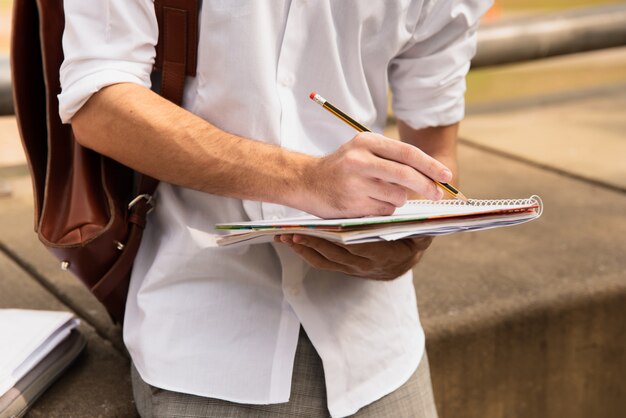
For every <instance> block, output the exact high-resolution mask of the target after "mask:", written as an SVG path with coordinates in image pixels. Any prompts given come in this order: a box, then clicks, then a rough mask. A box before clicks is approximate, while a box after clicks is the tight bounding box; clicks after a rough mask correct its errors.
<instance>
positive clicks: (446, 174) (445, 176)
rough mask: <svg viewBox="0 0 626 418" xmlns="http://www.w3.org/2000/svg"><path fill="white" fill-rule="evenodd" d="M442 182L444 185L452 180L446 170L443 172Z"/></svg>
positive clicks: (450, 172)
mask: <svg viewBox="0 0 626 418" xmlns="http://www.w3.org/2000/svg"><path fill="white" fill-rule="evenodd" d="M443 177H444V179H443V181H444V183H447V182H449V181H450V180H452V171H450V170H448V169H447V168H446V169H444V170H443Z"/></svg>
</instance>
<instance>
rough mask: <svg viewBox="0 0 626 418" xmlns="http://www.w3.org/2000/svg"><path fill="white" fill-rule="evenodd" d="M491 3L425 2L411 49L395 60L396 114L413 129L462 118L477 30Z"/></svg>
mask: <svg viewBox="0 0 626 418" xmlns="http://www.w3.org/2000/svg"><path fill="white" fill-rule="evenodd" d="M489 6H491V0H470V1H459V0H430V1H426V2H425V3H424V6H423V11H422V13H421V16H420V18H419V20H418V23H417V25H416V28H415V31H414V33H413V37H412V39H411V40H410V42H409V43H408V44H407V46H406V47H405V48H404V49H403V50H402V51H401V52H400V53H399V54H398V55H397V56H396V57H395V58H394V59H393V60H392V61H391V62H390V65H389V83H390V86H391V91H392V110H393V112H394V114H395V115H396V117H397V118H398V119H400V120H402V121H403V122H405V123H407V124H408V125H409V126H411V127H412V128H414V129H419V128H424V127H430V126H444V125H450V124H453V123H456V122H458V121H460V120H461V119H463V116H464V113H465V101H464V95H465V76H466V75H467V72H468V70H469V67H470V60H471V59H472V57H473V56H474V54H475V52H476V28H477V26H478V21H479V19H480V17H481V16H482V14H483V13H484V12H486V11H487V9H488V8H489Z"/></svg>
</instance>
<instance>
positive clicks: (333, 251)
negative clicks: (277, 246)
mask: <svg viewBox="0 0 626 418" xmlns="http://www.w3.org/2000/svg"><path fill="white" fill-rule="evenodd" d="M293 242H294V243H295V244H298V245H304V246H306V247H309V248H312V249H314V250H315V251H317V252H318V253H320V254H321V255H322V256H323V257H324V258H326V259H327V260H330V261H332V262H334V263H337V264H341V265H344V266H348V267H357V268H358V269H359V270H366V269H367V268H368V266H370V265H371V260H369V259H368V258H365V257H362V256H360V255H355V254H352V253H351V252H350V251H348V250H347V248H346V246H342V245H340V244H337V243H334V242H330V241H328V240H325V239H322V238H317V237H310V236H303V235H294V237H293Z"/></svg>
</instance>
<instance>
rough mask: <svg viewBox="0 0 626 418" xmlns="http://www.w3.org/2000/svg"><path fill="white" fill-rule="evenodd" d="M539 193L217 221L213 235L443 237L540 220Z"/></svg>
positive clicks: (254, 239)
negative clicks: (380, 211)
mask: <svg viewBox="0 0 626 418" xmlns="http://www.w3.org/2000/svg"><path fill="white" fill-rule="evenodd" d="M542 211H543V203H542V201H541V198H539V196H531V197H529V198H527V199H501V200H476V199H470V200H469V201H468V202H462V201H459V200H441V201H436V202H435V201H430V200H411V201H409V202H407V203H406V204H405V205H404V206H402V207H400V208H398V209H396V211H395V212H394V213H393V215H389V216H372V217H364V218H342V219H321V218H317V217H314V216H311V215H309V216H302V217H296V218H285V219H279V220H260V221H248V222H233V223H221V224H217V225H216V226H215V227H216V229H218V230H222V231H228V232H227V233H226V234H225V235H222V236H220V237H219V238H218V239H217V244H218V245H220V246H226V245H233V244H241V243H246V244H253V243H262V242H270V241H272V240H273V237H274V236H275V235H280V234H302V235H312V236H316V237H320V238H324V239H328V240H330V241H335V242H339V243H342V244H359V243H366V242H373V241H393V240H397V239H403V238H409V237H416V236H421V235H430V236H437V235H447V234H453V233H457V232H466V231H480V230H485V229H491V228H502V227H506V226H513V225H518V224H521V223H524V222H528V221H532V220H534V219H537V218H539V216H541V213H542Z"/></svg>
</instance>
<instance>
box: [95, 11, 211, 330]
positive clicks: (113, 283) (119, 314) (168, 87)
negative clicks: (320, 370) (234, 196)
mask: <svg viewBox="0 0 626 418" xmlns="http://www.w3.org/2000/svg"><path fill="white" fill-rule="evenodd" d="M154 6H155V12H156V16H157V20H158V22H159V41H158V44H157V59H156V64H155V68H157V69H160V70H161V72H162V74H161V88H160V94H161V96H163V97H165V98H166V99H168V100H170V101H171V102H173V103H176V104H178V105H180V104H181V103H182V99H183V92H184V88H185V78H186V77H187V76H195V75H196V63H197V59H196V56H197V48H198V6H199V4H198V0H155V2H154ZM158 184H159V181H158V180H156V179H154V178H152V177H149V176H146V175H139V179H138V188H137V197H135V199H134V200H133V201H132V202H130V204H129V208H128V223H129V225H130V228H129V234H128V239H127V240H126V243H125V244H124V248H123V250H124V251H123V252H122V254H121V255H120V257H119V258H118V259H117V260H116V262H115V264H114V265H113V266H112V267H111V269H110V270H109V272H108V273H107V274H106V275H105V276H103V277H102V278H101V279H100V280H99V281H98V283H96V284H95V285H94V286H93V287H92V288H91V291H92V292H93V293H94V295H96V297H97V298H98V299H99V300H101V301H103V302H104V303H105V305H106V306H107V308H108V309H109V312H110V313H111V314H112V316H113V317H114V318H115V319H116V320H118V321H121V320H122V319H123V317H124V308H125V301H126V291H127V289H128V283H125V285H123V283H122V282H123V281H124V280H128V276H129V274H130V271H131V269H132V265H133V261H134V259H135V255H136V254H137V251H138V249H139V244H140V243H141V237H142V235H143V229H144V227H145V224H146V216H147V214H148V213H149V212H150V211H151V210H152V208H153V205H154V201H153V198H152V195H153V194H154V191H155V190H156V187H157V185H158Z"/></svg>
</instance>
